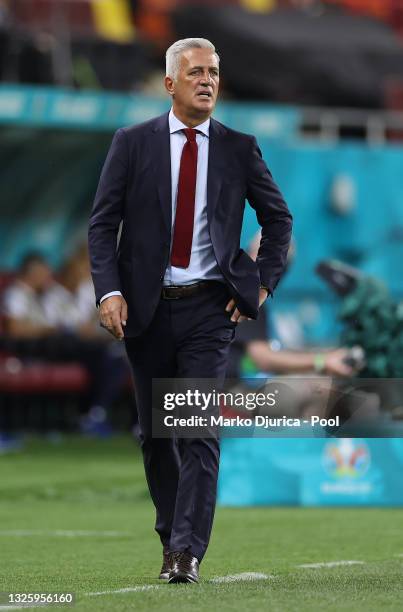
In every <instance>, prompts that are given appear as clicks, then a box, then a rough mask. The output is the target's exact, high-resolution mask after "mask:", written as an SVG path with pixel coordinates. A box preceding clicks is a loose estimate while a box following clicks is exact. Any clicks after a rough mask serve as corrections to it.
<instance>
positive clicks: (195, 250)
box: [89, 38, 292, 583]
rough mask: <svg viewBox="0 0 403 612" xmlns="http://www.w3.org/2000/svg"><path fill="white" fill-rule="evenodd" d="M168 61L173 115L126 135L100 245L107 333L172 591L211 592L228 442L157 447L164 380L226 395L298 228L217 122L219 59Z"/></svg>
mask: <svg viewBox="0 0 403 612" xmlns="http://www.w3.org/2000/svg"><path fill="white" fill-rule="evenodd" d="M166 60H167V62H166V77H165V87H166V90H167V92H168V94H169V95H170V96H171V98H172V108H171V110H170V112H169V113H166V114H164V115H162V116H160V117H157V118H155V119H152V120H150V121H148V122H146V123H144V124H140V125H135V126H131V127H128V128H121V129H119V130H118V131H117V132H116V134H115V136H114V139H113V142H112V144H111V147H110V150H109V153H108V156H107V159H106V162H105V165H104V167H103V170H102V174H101V178H100V182H99V186H98V190H97V193H96V196H95V201H94V206H93V210H92V214H91V218H90V225H89V245H90V256H91V270H92V278H93V281H94V286H95V290H96V297H97V303H98V304H100V307H99V313H100V321H101V324H102V325H103V326H104V327H105V328H106V329H108V330H109V331H110V332H111V333H112V334H113V335H114V336H115V337H117V338H120V339H124V340H125V345H126V349H127V353H128V357H129V360H130V364H131V367H132V371H133V376H134V381H135V390H136V399H137V408H138V412H139V422H140V427H141V434H142V439H141V444H142V451H143V457H144V465H145V470H146V476H147V481H148V485H149V489H150V493H151V497H152V499H153V501H154V504H155V507H156V514H157V520H156V531H157V532H158V533H159V535H160V539H161V543H162V545H163V565H162V568H161V572H160V578H161V579H167V580H168V581H169V582H170V583H177V582H185V583H186V582H187V583H197V582H198V580H199V563H200V562H201V560H202V559H203V557H204V554H205V552H206V549H207V546H208V542H209V539H210V533H211V528H212V523H213V517H214V510H215V504H216V488H217V475H218V465H219V441H218V439H217V437H215V436H211V437H209V438H203V439H201V438H191V439H189V438H184V437H182V438H181V439H180V440H179V441H178V440H175V439H172V438H167V439H162V438H160V437H154V436H153V431H152V380H153V379H155V378H157V379H158V378H213V379H215V380H216V382H217V384H221V382H222V381H223V379H224V377H225V370H226V366H227V359H228V352H229V346H230V343H231V341H232V339H233V336H234V331H235V327H236V325H237V323H239V322H241V321H244V320H246V319H247V318H248V317H253V318H256V317H257V315H258V311H259V308H260V307H261V305H262V304H263V302H264V301H265V300H266V299H267V297H268V295H269V294H272V293H273V291H274V289H275V287H276V285H277V283H278V281H279V279H280V277H281V275H282V272H283V269H284V266H285V262H286V255H287V250H288V245H289V241H290V237H291V226H292V217H291V214H290V213H289V210H288V208H287V205H286V203H285V201H284V199H283V197H282V195H281V193H280V191H279V189H278V187H277V186H276V184H275V183H274V181H273V179H272V176H271V174H270V172H269V170H268V168H267V166H266V164H265V162H264V161H263V159H262V156H261V152H260V149H259V147H258V145H257V142H256V139H255V138H254V137H253V136H247V135H246V134H241V133H240V132H236V131H234V130H231V129H229V128H227V127H226V126H224V125H222V124H220V123H219V122H217V121H215V120H214V119H211V118H210V116H211V114H212V112H213V110H214V107H215V103H216V99H217V94H218V87H219V57H218V55H217V53H216V51H215V47H214V45H213V44H212V43H211V42H210V41H208V40H206V39H202V38H194V39H192V38H191V39H184V40H180V41H177V42H176V43H174V44H173V45H172V46H171V47H170V48H169V49H168V51H167V56H166ZM245 197H246V198H247V199H248V201H249V203H250V204H251V206H252V207H253V208H254V209H255V211H256V215H257V219H258V221H259V224H260V225H261V227H262V240H261V244H260V250H259V257H258V259H257V262H256V263H255V262H252V261H251V259H250V257H249V256H248V255H247V254H246V253H244V252H243V251H242V250H241V249H239V240H240V233H241V229H242V221H243V210H244V203H245ZM121 221H123V224H122V233H121V236H120V240H119V242H118V248H116V245H117V239H118V233H119V228H120V224H121ZM178 442H180V444H178Z"/></svg>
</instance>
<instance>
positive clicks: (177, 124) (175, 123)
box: [169, 108, 210, 138]
mask: <svg viewBox="0 0 403 612" xmlns="http://www.w3.org/2000/svg"><path fill="white" fill-rule="evenodd" d="M186 128H187V125H185V124H184V123H182V121H180V120H179V119H178V118H177V117H176V116H175V114H174V112H173V109H172V108H171V110H170V111H169V133H170V134H173V133H174V132H179V130H184V129H186ZM194 129H195V130H197V131H198V132H201V133H202V134H204V135H205V136H207V138H208V137H209V129H210V117H209V118H208V119H206V121H204V122H203V123H201V124H200V125H196V126H195V127H194Z"/></svg>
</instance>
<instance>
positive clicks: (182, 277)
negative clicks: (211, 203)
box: [100, 109, 224, 302]
mask: <svg viewBox="0 0 403 612" xmlns="http://www.w3.org/2000/svg"><path fill="white" fill-rule="evenodd" d="M185 128H187V126H186V125H185V124H183V123H182V122H181V121H179V119H178V118H177V117H176V116H175V115H174V112H173V110H172V109H171V110H170V112H169V133H170V145H171V183H172V232H171V235H172V238H173V233H174V232H173V230H174V224H175V214H176V199H177V195H178V181H179V169H180V162H181V156H182V149H183V147H184V145H185V143H186V136H185V134H184V133H183V131H182V130H184V129H185ZM194 129H195V130H197V134H196V142H197V146H198V154H197V177H196V196H195V211H194V225H193V241H192V251H191V256H190V263H189V266H188V267H187V268H178V267H176V266H172V265H171V263H170V261H169V263H168V266H167V269H166V271H165V276H164V281H163V284H164V285H165V286H169V285H190V284H192V283H196V282H198V281H200V280H219V281H223V282H224V278H223V276H222V274H221V272H220V269H219V267H218V265H217V260H216V258H215V255H214V250H213V245H212V244H211V240H210V234H209V228H208V221H207V172H208V152H209V129H210V119H207V121H204V122H203V123H201V124H200V125H197V126H196V127H195V128H194ZM172 238H171V248H172ZM111 295H121V293H120V291H111V292H110V293H106V294H105V295H104V296H103V297H102V298H101V300H100V301H101V302H102V301H103V300H105V299H106V298H107V297H110V296H111Z"/></svg>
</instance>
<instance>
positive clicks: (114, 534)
mask: <svg viewBox="0 0 403 612" xmlns="http://www.w3.org/2000/svg"><path fill="white" fill-rule="evenodd" d="M131 535H132V534H131V533H128V532H124V531H88V530H69V529H55V530H53V531H46V530H42V529H8V530H6V529H2V530H0V537H8V536H11V537H19V538H27V537H31V536H42V537H43V536H45V537H55V538H60V537H61V538H81V537H95V538H96V537H106V538H118V537H121V536H125V537H127V536H131Z"/></svg>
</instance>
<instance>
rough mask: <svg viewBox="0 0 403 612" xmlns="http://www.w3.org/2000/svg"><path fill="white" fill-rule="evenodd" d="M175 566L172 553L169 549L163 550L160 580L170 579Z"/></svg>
mask: <svg viewBox="0 0 403 612" xmlns="http://www.w3.org/2000/svg"><path fill="white" fill-rule="evenodd" d="M172 568H173V559H172V553H171V552H169V551H168V550H164V551H163V552H162V567H161V571H160V575H159V576H158V578H159V579H160V580H168V578H169V572H170V571H171V569H172Z"/></svg>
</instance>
